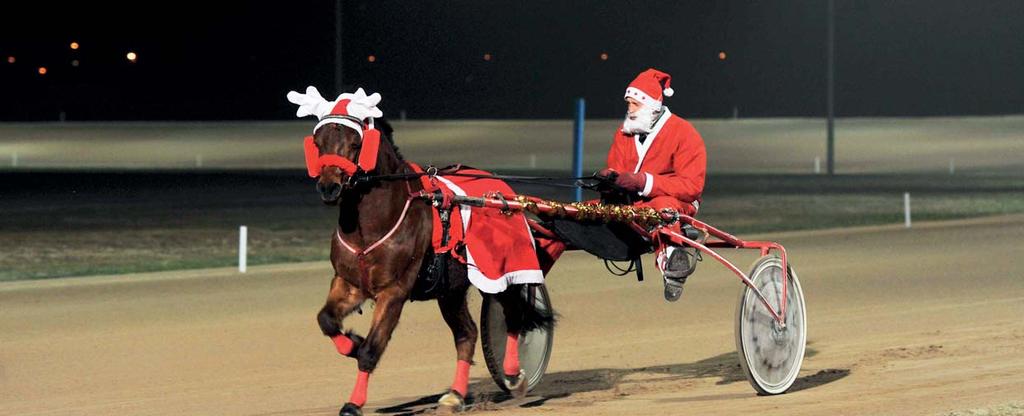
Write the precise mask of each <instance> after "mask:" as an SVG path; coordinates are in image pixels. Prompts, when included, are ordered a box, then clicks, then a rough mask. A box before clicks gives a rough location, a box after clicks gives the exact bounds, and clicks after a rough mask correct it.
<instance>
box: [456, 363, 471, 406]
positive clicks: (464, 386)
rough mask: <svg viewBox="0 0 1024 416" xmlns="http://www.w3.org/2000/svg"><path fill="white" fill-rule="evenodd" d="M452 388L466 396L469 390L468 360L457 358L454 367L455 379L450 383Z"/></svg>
mask: <svg viewBox="0 0 1024 416" xmlns="http://www.w3.org/2000/svg"><path fill="white" fill-rule="evenodd" d="M452 390H455V391H457V392H459V394H461V395H462V397H466V393H468V392H469V361H464V360H459V363H458V365H457V366H456V367H455V381H454V382H453V383H452Z"/></svg>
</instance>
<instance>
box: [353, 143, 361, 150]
mask: <svg viewBox="0 0 1024 416" xmlns="http://www.w3.org/2000/svg"><path fill="white" fill-rule="evenodd" d="M362 147H363V143H361V142H360V143H352V148H353V149H356V150H359V149H360V148H362Z"/></svg>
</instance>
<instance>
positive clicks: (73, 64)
mask: <svg viewBox="0 0 1024 416" xmlns="http://www.w3.org/2000/svg"><path fill="white" fill-rule="evenodd" d="M71 66H73V67H75V68H78V60H77V59H74V60H72V61H71Z"/></svg>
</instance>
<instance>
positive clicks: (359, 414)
mask: <svg viewBox="0 0 1024 416" xmlns="http://www.w3.org/2000/svg"><path fill="white" fill-rule="evenodd" d="M338 416H363V410H362V409H360V408H359V406H356V405H354V404H352V403H345V406H343V407H342V408H341V411H340V412H338Z"/></svg>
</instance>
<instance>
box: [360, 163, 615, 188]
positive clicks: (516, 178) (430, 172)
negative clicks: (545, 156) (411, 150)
mask: <svg viewBox="0 0 1024 416" xmlns="http://www.w3.org/2000/svg"><path fill="white" fill-rule="evenodd" d="M459 169H462V165H452V166H448V167H444V168H438V167H436V166H428V167H427V168H426V169H424V171H423V172H412V173H398V174H390V175H370V174H366V173H363V174H357V175H355V176H353V177H352V182H353V183H354V184H359V183H370V182H375V181H396V180H408V179H417V178H422V177H424V176H429V177H431V178H433V177H436V176H438V175H444V176H458V177H463V178H477V179H499V180H503V181H506V182H517V183H525V184H531V185H540V186H551V187H560V188H580V187H584V188H585V187H587V185H585V184H583V183H580V182H579V181H584V180H595V179H602V178H601V177H599V176H597V175H588V176H570V177H557V176H522V175H481V174H476V173H459V172H458V171H459ZM545 181H576V183H574V184H571V185H570V184H564V183H547V182H545Z"/></svg>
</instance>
